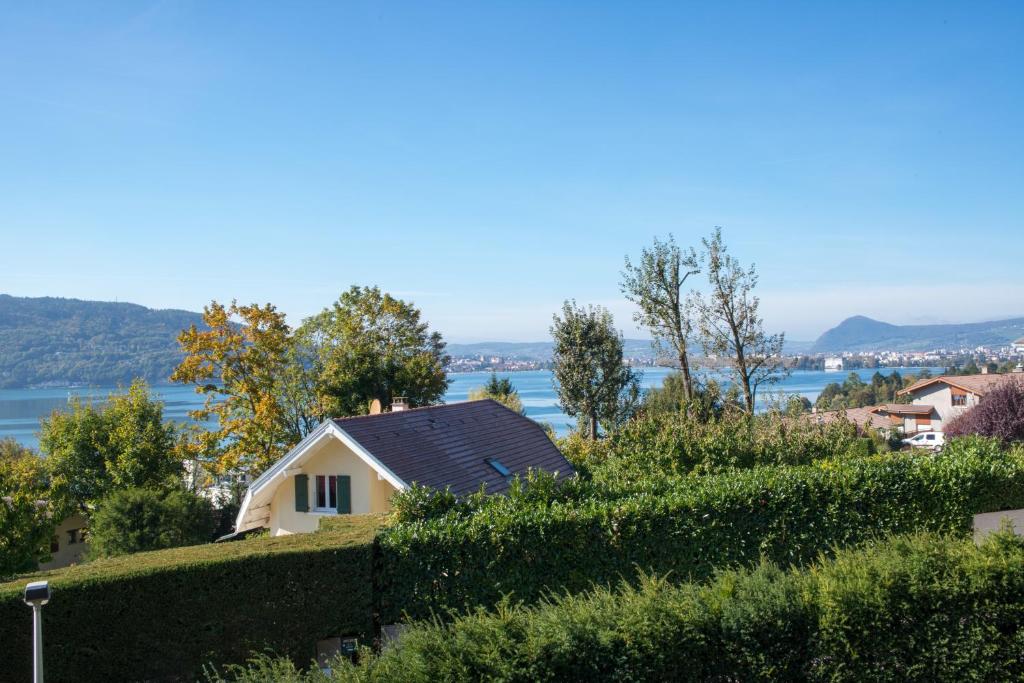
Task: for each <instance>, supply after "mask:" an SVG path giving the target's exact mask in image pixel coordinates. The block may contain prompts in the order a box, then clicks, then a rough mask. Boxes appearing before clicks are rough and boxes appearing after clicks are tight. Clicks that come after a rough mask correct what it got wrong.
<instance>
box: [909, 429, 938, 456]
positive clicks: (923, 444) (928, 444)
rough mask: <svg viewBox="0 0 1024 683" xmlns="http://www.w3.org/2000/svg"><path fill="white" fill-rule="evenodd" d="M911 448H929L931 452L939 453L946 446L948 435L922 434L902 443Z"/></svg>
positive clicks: (936, 433)
mask: <svg viewBox="0 0 1024 683" xmlns="http://www.w3.org/2000/svg"><path fill="white" fill-rule="evenodd" d="M901 443H903V445H905V446H910V447H911V448H927V449H928V450H930V451H937V450H939V449H941V448H942V447H943V446H945V445H946V435H945V434H943V433H942V432H921V433H920V434H915V435H914V436H912V437H910V438H909V439H903V441H902V442H901Z"/></svg>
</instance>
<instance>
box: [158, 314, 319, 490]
mask: <svg viewBox="0 0 1024 683" xmlns="http://www.w3.org/2000/svg"><path fill="white" fill-rule="evenodd" d="M203 322H204V323H205V325H206V327H207V328H208V329H205V330H201V329H198V328H197V327H196V326H195V325H193V326H192V327H190V328H189V329H187V330H184V331H183V332H182V333H181V334H180V335H179V336H178V343H179V344H180V345H181V348H182V350H183V351H184V352H185V358H184V360H182V362H181V364H180V365H179V366H178V367H177V368H176V369H175V370H174V373H173V374H172V375H171V381H173V382H181V383H184V384H194V385H195V389H196V393H199V394H205V395H206V403H205V404H204V406H203V407H202V408H201V409H199V410H195V411H192V413H191V416H192V418H193V419H194V420H196V421H197V422H200V423H202V422H208V421H215V423H216V427H215V428H214V429H212V430H209V431H206V430H201V429H198V428H193V429H192V430H190V432H189V435H188V438H186V440H185V444H184V445H185V448H186V450H187V451H188V452H189V455H190V456H191V457H192V458H194V459H197V460H200V461H202V462H203V463H204V467H206V468H208V469H211V470H212V471H214V472H215V473H224V472H232V471H238V470H245V471H247V472H248V473H249V474H250V475H253V476H255V475H257V474H259V473H260V472H262V471H263V470H264V469H266V468H267V467H269V466H270V465H271V464H273V463H274V462H275V461H276V460H277V459H278V458H280V457H281V456H282V455H284V454H285V453H286V452H287V451H288V450H289V449H290V448H291V447H292V446H294V445H295V444H296V443H298V442H299V441H300V440H301V439H302V437H303V436H305V434H307V433H308V432H309V431H310V430H312V428H313V427H315V425H316V424H317V422H318V421H319V418H320V417H321V416H320V415H318V414H317V413H318V411H316V410H315V409H314V408H313V406H312V402H313V400H315V395H314V394H313V393H312V392H308V391H302V390H301V389H300V390H296V389H295V386H294V385H295V383H299V382H304V381H308V380H307V378H305V377H303V372H304V368H303V367H302V366H301V363H298V361H296V359H295V355H294V354H295V351H294V345H293V339H292V331H291V328H290V327H289V326H288V324H287V323H286V322H285V316H284V313H282V312H279V311H278V310H277V309H276V308H275V307H274V306H273V305H271V304H266V305H264V306H260V305H258V304H251V305H248V306H245V305H238V303H237V302H235V301H232V302H231V305H230V306H228V307H225V306H224V305H222V304H219V303H217V302H216V301H213V302H211V303H210V305H209V306H206V307H205V308H204V309H203Z"/></svg>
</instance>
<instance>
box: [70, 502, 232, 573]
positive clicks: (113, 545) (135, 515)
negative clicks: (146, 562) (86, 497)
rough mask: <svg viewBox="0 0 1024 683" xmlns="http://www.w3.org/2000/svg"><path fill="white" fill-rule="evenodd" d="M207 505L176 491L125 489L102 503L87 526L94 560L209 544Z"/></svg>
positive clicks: (210, 530) (209, 508)
mask: <svg viewBox="0 0 1024 683" xmlns="http://www.w3.org/2000/svg"><path fill="white" fill-rule="evenodd" d="M213 528H214V516H213V508H212V506H211V505H210V502H209V501H208V500H206V499H205V498H202V497H200V496H197V495H196V494H194V493H191V492H189V491H185V490H183V489H182V488H180V487H167V488H128V489H121V490H118V491H114V492H113V493H111V494H110V495H109V496H108V497H107V498H105V499H103V500H102V501H101V502H100V504H99V507H98V508H97V510H96V512H95V514H93V516H92V519H91V520H90V523H89V553H90V555H91V556H92V557H111V556H115V555H126V554H128V553H137V552H140V551H143V550H159V549H160V548H174V547H177V546H181V545H196V544H198V543H207V542H209V541H210V536H211V534H212V533H213Z"/></svg>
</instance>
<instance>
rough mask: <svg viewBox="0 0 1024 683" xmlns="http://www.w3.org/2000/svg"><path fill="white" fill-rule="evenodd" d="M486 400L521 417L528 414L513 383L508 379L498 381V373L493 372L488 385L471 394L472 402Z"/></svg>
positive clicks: (474, 390)
mask: <svg viewBox="0 0 1024 683" xmlns="http://www.w3.org/2000/svg"><path fill="white" fill-rule="evenodd" d="M484 398H490V399H494V400H495V401H497V402H498V403H501V404H502V405H504V406H505V407H506V408H508V409H509V410H512V411H515V412H517V413H519V414H520V415H525V414H526V411H525V410H523V402H522V401H521V400H520V399H519V392H518V391H516V388H515V386H513V384H512V381H511V380H510V379H509V378H508V377H502V378H501V379H498V375H497V373H494V372H492V373H491V377H490V379H488V380H487V384H485V385H484V386H482V387H480V388H479V389H473V390H472V391H470V392H469V400H470V401H478V400H480V399H484Z"/></svg>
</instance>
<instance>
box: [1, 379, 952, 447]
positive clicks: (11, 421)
mask: <svg viewBox="0 0 1024 683" xmlns="http://www.w3.org/2000/svg"><path fill="white" fill-rule="evenodd" d="M921 369H922V368H880V371H881V372H882V374H885V375H888V374H890V373H892V372H896V371H898V372H900V373H901V374H906V373H908V372H912V373H917V372H920V371H921ZM929 369H930V370H931V371H932V373H933V374H938V373H941V372H942V369H941V368H929ZM642 372H643V375H642V380H641V384H642V385H643V387H644V388H645V389H648V388H651V387H658V386H661V383H662V381H663V380H664V379H665V376H666V375H668V374H670V373H672V372H673V370H671V369H669V368H643V370H642ZM854 372H856V373H857V374H858V375H859V376H860V377H861V378H862V379H864V380H865V381H870V379H871V376H872V375H873V374H874V373H875V370H873V369H870V370H869V369H865V370H856V371H854ZM490 374H491V373H489V372H467V373H457V374H453V375H451V376H450V379H451V385H450V386H449V387H448V393H447V394H445V401H447V402H452V401H465V400H466V399H467V398H468V397H469V392H470V390H472V389H474V388H477V387H480V386H482V385H483V384H484V382H486V381H487V378H488V377H490ZM847 374H849V373H848V372H820V371H807V370H801V371H795V372H793V373H792V374H791V375H790V376H789V377H788V378H787V379H786V380H785V381H784V382H782V383H781V384H779V385H778V386H777V387H776V388H775V391H776V392H777V391H779V390H781V391H783V392H785V393H786V394H799V395H800V396H805V397H807V398H808V399H810V400H811V402H814V400H815V399H817V398H818V394H820V393H821V390H822V389H824V388H825V385H827V384H830V383H831V382H842V381H843V380H844V379H845V378H846V376H847ZM499 376H503V377H508V378H509V379H511V380H512V383H513V384H514V385H515V387H516V389H517V390H518V391H519V397H520V398H521V399H522V401H523V407H524V408H526V414H527V415H528V416H530V417H531V418H533V419H535V420H540V421H542V422H549V423H551V424H552V425H553V426H554V427H555V430H556V431H557V432H558V433H559V434H565V433H566V432H567V431H568V430H569V429H570V427H571V426H572V424H573V422H574V420H573V418H570V417H569V416H567V415H566V414H565V413H563V412H562V411H561V409H560V408H559V407H558V398H557V397H556V396H555V391H554V388H553V387H552V386H551V373H550V372H549V371H547V370H531V371H526V372H512V373H503V374H501V375H499ZM114 390H115V389H114V388H112V387H96V388H75V389H0V439H2V438H5V437H14V438H15V439H17V440H18V441H19V442H21V443H23V444H25V445H26V446H31V447H33V448H34V447H36V446H37V445H38V441H37V439H36V433H37V432H38V430H39V418H41V417H45V416H47V415H49V414H50V413H51V412H52V411H54V410H58V409H62V408H64V407H65V406H66V405H67V402H68V399H69V398H70V397H72V396H80V397H82V398H87V399H93V400H103V399H105V398H106V397H107V395H108V394H110V393H111V392H112V391H114ZM153 391H154V393H156V394H157V395H158V396H159V397H160V399H161V400H162V401H163V402H164V415H165V416H166V417H167V418H168V419H170V420H175V421H185V420H187V419H188V411H190V410H194V409H195V408H197V407H198V406H200V405H201V404H202V402H203V397H201V396H199V395H197V394H196V393H195V392H194V391H193V389H192V388H191V387H183V386H178V385H163V386H155V387H153ZM761 398H762V399H764V398H765V396H764V395H762V396H761Z"/></svg>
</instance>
